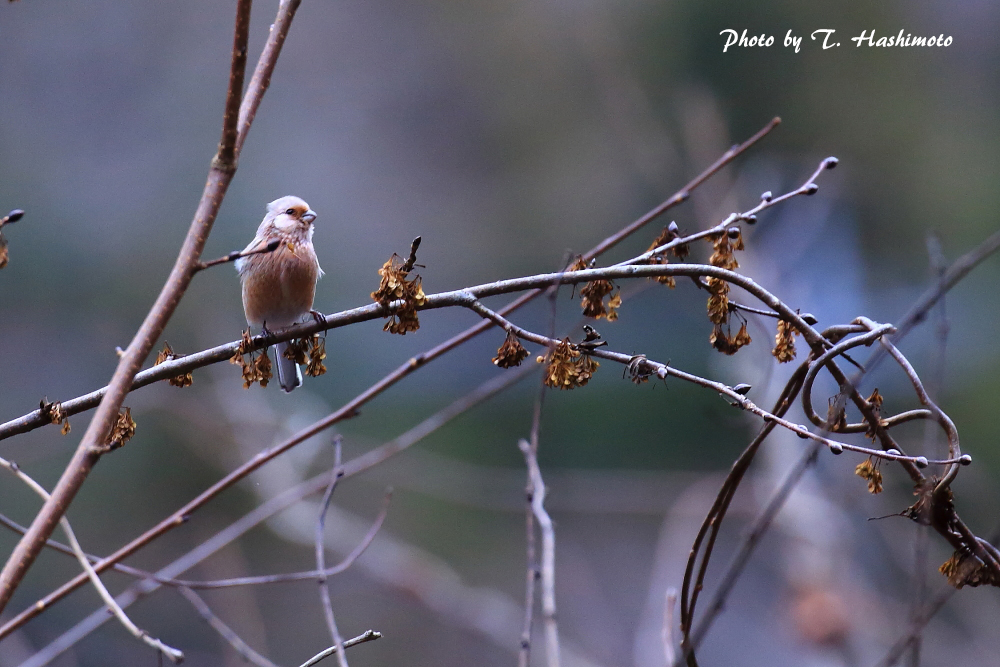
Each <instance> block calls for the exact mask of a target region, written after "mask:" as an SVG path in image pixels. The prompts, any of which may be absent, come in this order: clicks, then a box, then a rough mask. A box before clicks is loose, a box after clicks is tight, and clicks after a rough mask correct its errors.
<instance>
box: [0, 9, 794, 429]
mask: <svg viewBox="0 0 1000 667" xmlns="http://www.w3.org/2000/svg"><path fill="white" fill-rule="evenodd" d="M287 6H288V7H289V10H288V11H290V12H292V13H294V9H295V7H297V6H298V2H288V3H287ZM285 7H286V5H285V4H283V5H282V8H285ZM288 20H290V18H289V19H288ZM283 21H285V18H284V15H283V14H282V10H279V16H278V19H277V20H276V21H275V23H274V28H273V29H272V31H271V36H270V38H269V40H268V44H267V46H265V47H264V53H263V54H262V55H261V63H263V62H264V61H265V59H266V56H268V54H269V53H271V51H270V49H271V48H272V43H273V44H279V45H280V40H283V39H284V37H283V32H282V31H283V30H285V31H286V32H287V28H282V26H283V25H284V23H283ZM278 48H280V46H279V47H278ZM274 57H275V58H276V57H277V56H276V55H275V56H274ZM272 68H273V63H272ZM262 72H263V69H262V65H261V64H258V66H257V71H256V72H255V73H254V78H253V80H251V82H250V86H249V88H248V91H247V98H248V99H251V100H252V99H253V98H254V96H255V95H256V96H258V97H259V95H262V94H263V89H262V90H260V91H259V92H258V84H257V82H258V79H260V81H261V83H260V84H259V85H260V86H263V88H264V89H266V82H267V81H269V80H270V78H269V77H270V74H269V73H266V74H265V73H262ZM258 75H260V76H258ZM255 110H256V107H255V106H254V107H253V108H252V109H250V108H249V107H248V104H247V102H244V109H243V111H242V112H241V127H243V123H244V115H245V116H246V118H247V119H252V117H253V113H254V112H255ZM244 112H245V113H244ZM246 122H249V121H248V120H247V121H246ZM780 122H781V119H779V118H774V119H772V120H771V122H770V123H768V124H767V125H765V126H764V127H763V128H762V129H761V130H759V131H758V132H757V133H756V134H755V135H753V136H752V137H750V138H749V139H748V140H746V141H745V142H743V143H742V144H738V145H736V146H733V147H732V148H730V149H729V150H728V151H726V152H725V153H724V154H723V155H721V156H720V157H719V159H718V160H716V161H715V162H714V163H712V164H711V165H710V166H709V167H708V168H707V169H705V170H704V171H703V172H702V173H700V174H699V175H698V176H696V177H695V178H693V179H692V180H691V181H690V182H688V183H687V184H686V185H685V186H684V187H682V188H681V189H680V190H678V191H677V192H675V193H674V194H673V195H671V196H670V197H668V198H667V199H666V200H665V201H663V202H662V203H661V204H660V205H658V206H657V207H656V208H654V209H652V210H650V211H649V212H647V213H646V214H645V215H643V216H642V217H640V218H638V219H637V220H635V221H634V222H632V223H631V224H629V225H627V226H625V227H624V228H623V229H621V230H620V231H618V232H616V233H615V234H612V235H611V236H609V237H607V238H606V239H604V240H603V241H601V242H600V243H598V244H597V245H596V246H595V247H594V248H592V249H591V250H589V251H588V252H586V253H584V254H583V255H582V257H583V259H584V260H586V261H589V260H591V259H594V258H595V257H598V256H599V255H601V254H603V253H604V252H606V251H608V250H610V249H611V248H613V247H615V246H616V245H618V244H619V243H620V242H621V241H623V240H624V239H625V238H627V237H628V236H630V235H632V234H634V233H635V232H637V231H639V230H640V229H642V228H643V227H645V226H646V225H647V224H649V223H650V222H652V221H653V220H655V219H657V218H658V217H659V216H661V215H663V214H664V213H665V212H667V211H668V210H670V209H672V208H673V207H675V206H677V205H679V204H681V203H683V202H685V201H687V199H688V198H689V197H690V196H691V193H692V192H693V191H694V190H695V189H696V188H698V187H699V186H700V185H701V184H702V183H704V182H705V181H707V180H708V179H709V178H711V177H712V176H713V175H715V174H716V173H718V172H719V171H720V170H721V169H722V168H723V167H725V166H726V165H728V164H729V163H730V162H732V161H733V160H734V159H736V158H737V157H738V156H740V155H742V154H743V153H744V152H746V151H747V150H749V149H750V148H751V147H752V146H753V145H754V144H756V143H757V142H758V141H760V140H761V139H763V138H764V137H765V136H767V135H768V134H769V133H770V132H771V130H773V129H774V128H775V127H777V126H778V124H779V123H780ZM244 135H245V131H244V132H241V134H240V138H242V137H243V136H244ZM240 146H242V143H241V142H240V141H239V140H238V142H237V148H239V147H240ZM237 153H238V151H237ZM548 286H549V285H545V287H548ZM542 291H543V290H542V288H533V289H532V290H531V291H529V292H528V293H526V294H522V295H521V296H520V297H518V298H517V299H515V300H514V301H512V302H511V303H509V304H508V305H507V306H505V307H504V308H503V309H501V310H500V311H499V312H500V314H501V315H505V314H508V313H511V312H513V311H514V310H516V309H518V308H520V307H521V306H523V305H524V304H526V303H528V302H529V301H531V300H533V299H534V298H536V297H537V296H539V295H540V294H542ZM379 308H380V307H379V306H375V305H372V306H366V307H362V308H355V309H353V310H349V311H344V312H343V313H338V314H336V315H329V316H327V317H326V318H325V324H322V325H321V324H320V323H316V322H311V323H310V324H309V325H306V326H303V327H296V328H293V329H290V330H288V332H289V333H287V334H286V335H285V336H282V337H275V336H271V337H267V336H257V337H256V338H255V339H254V340H255V341H256V343H255V347H254V349H261V348H264V347H267V346H268V345H272V344H274V343H276V342H279V341H281V340H289V339H291V338H295V337H300V336H306V335H309V334H312V333H316V332H318V331H321V330H325V329H330V328H333V327H336V326H345V325H347V324H352V323H354V322H361V321H365V320H369V319H375V318H377V317H381V316H383V315H384V312H383V311H381V310H379ZM491 326H493V325H492V323H491V322H489V321H485V320H484V321H481V322H479V323H477V324H476V325H474V326H472V327H470V328H468V329H466V330H465V331H463V332H461V333H459V334H457V335H456V336H453V337H452V338H450V339H448V340H447V341H444V342H443V343H441V344H439V345H437V346H435V347H433V348H431V349H430V350H428V351H426V352H424V353H422V354H419V355H417V356H416V357H413V358H412V359H410V360H409V361H408V362H407V363H406V364H404V365H402V366H400V367H399V368H397V369H396V370H395V371H393V372H392V373H390V374H389V375H387V376H386V377H385V378H383V379H382V380H381V381H380V382H379V383H377V384H376V385H375V386H374V387H372V390H373V391H375V394H377V393H380V392H381V391H382V390H383V389H384V388H386V387H388V386H390V385H392V384H394V383H396V382H398V381H399V380H401V379H402V378H403V377H406V376H407V375H408V374H410V373H412V372H413V371H415V370H416V369H417V368H419V367H421V366H423V365H425V364H427V363H429V362H430V361H433V360H434V359H436V358H438V357H440V356H441V355H443V354H445V353H447V352H449V351H451V350H453V349H454V348H456V347H458V346H459V345H461V344H462V343H465V342H466V341H469V340H471V339H472V338H474V337H476V336H478V335H479V334H481V333H482V332H484V331H486V330H487V329H489V328H490V327H491ZM238 347H239V342H238V341H234V342H231V343H227V344H225V345H220V346H217V347H214V348H211V349H209V350H204V351H202V352H198V353H196V354H191V355H186V356H184V357H182V358H179V359H175V360H173V361H168V362H166V363H164V364H160V365H159V366H156V367H154V368H150V369H147V370H145V371H142V372H141V373H139V374H138V375H136V376H135V380H134V382H133V383H132V385H131V389H130V390H134V389H138V388H139V387H144V386H146V385H149V384H152V383H154V382H158V381H159V380H166V379H168V378H170V377H173V376H176V375H179V374H183V373H188V372H190V371H192V370H194V369H196V368H200V367H202V366H207V365H209V364H213V363H218V362H221V361H225V360H227V359H229V358H230V357H232V356H233V354H234V353H235V352H236V350H237V349H238ZM107 391H108V388H107V387H104V388H102V389H97V390H95V391H92V392H90V393H89V394H85V395H83V396H80V397H77V398H74V399H71V400H67V401H63V402H62V403H61V407H62V409H63V410H64V412H65V414H66V415H68V416H69V415H74V414H77V413H79V412H83V411H84V410H89V409H91V408H93V407H95V406H96V405H98V404H99V403H100V402H101V399H102V398H103V397H104V395H105V394H106V393H107ZM49 423H51V422H50V420H49V418H48V417H47V416H46V414H45V413H44V412H43V411H42V410H35V411H33V412H29V413H28V414H26V415H24V416H23V417H19V418H17V419H14V420H11V421H8V422H6V423H4V424H0V440H2V439H4V438H9V437H11V436H14V435H18V434H20V433H25V432H27V431H31V430H34V429H36V428H40V427H42V426H45V425H46V424H49Z"/></svg>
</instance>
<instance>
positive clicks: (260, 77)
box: [236, 0, 302, 155]
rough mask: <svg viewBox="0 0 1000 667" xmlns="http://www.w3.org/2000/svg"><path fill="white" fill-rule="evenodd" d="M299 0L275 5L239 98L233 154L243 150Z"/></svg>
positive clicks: (285, 0)
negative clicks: (241, 98)
mask: <svg viewBox="0 0 1000 667" xmlns="http://www.w3.org/2000/svg"><path fill="white" fill-rule="evenodd" d="M301 1H302V0H281V2H280V3H279V4H278V16H277V17H275V19H274V23H272V24H271V32H270V33H269V34H268V36H267V43H266V44H264V50H263V51H261V54H260V59H259V60H258V61H257V67H256V68H255V69H254V72H253V76H252V77H250V84H249V85H248V86H247V94H246V96H245V97H244V98H243V104H241V105H240V108H239V134H238V135H237V137H236V155H239V154H240V153H241V152H242V151H243V142H244V141H246V138H247V132H248V131H249V130H250V125H251V124H252V123H253V119H254V117H256V115H257V109H258V107H260V101H261V100H262V99H264V93H265V92H267V89H268V87H269V86H270V85H271V74H273V73H274V66H275V65H276V64H277V63H278V54H279V53H281V47H282V46H284V44H285V38H286V37H288V30H289V29H290V28H291V27H292V19H294V18H295V12H296V10H298V8H299V3H300V2H301Z"/></svg>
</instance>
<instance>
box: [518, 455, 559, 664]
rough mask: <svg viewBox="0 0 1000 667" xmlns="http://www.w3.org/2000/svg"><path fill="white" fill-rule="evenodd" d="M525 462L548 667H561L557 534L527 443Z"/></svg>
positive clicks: (540, 476)
mask: <svg viewBox="0 0 1000 667" xmlns="http://www.w3.org/2000/svg"><path fill="white" fill-rule="evenodd" d="M518 446H519V447H520V449H521V453H522V454H524V460H525V462H526V463H527V464H528V474H529V475H531V484H532V486H533V487H534V493H533V494H532V499H531V508H532V510H533V511H534V513H535V519H536V520H537V521H538V528H539V530H540V531H541V533H542V562H541V573H542V618H543V620H544V622H545V657H546V660H547V663H548V666H549V667H559V626H558V624H557V623H556V533H555V530H554V528H553V527H552V519H551V518H550V517H549V514H548V512H546V511H545V482H544V481H542V471H541V470H540V469H539V467H538V459H537V457H536V456H535V453H534V452H533V451H532V449H531V444H530V443H529V442H528V441H526V440H521V441H520V442H519V443H518Z"/></svg>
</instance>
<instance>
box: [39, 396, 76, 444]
mask: <svg viewBox="0 0 1000 667" xmlns="http://www.w3.org/2000/svg"><path fill="white" fill-rule="evenodd" d="M38 409H39V410H41V411H42V414H43V415H45V416H46V417H48V419H49V421H50V422H52V423H53V424H62V428H61V429H60V430H59V432H60V433H62V434H63V435H67V434H69V432H70V430H71V429H70V425H69V415H67V414H66V411H65V410H63V407H62V403H58V402H52V403H49V402H48V401H47V400H46V399H44V398H43V399H42V400H41V402H40V403H39V404H38Z"/></svg>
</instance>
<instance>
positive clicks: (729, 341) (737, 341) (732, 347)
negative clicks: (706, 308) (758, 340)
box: [708, 322, 753, 354]
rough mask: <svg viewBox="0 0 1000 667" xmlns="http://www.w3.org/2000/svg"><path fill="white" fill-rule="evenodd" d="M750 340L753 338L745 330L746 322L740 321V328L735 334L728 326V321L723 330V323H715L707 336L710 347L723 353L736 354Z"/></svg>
mask: <svg viewBox="0 0 1000 667" xmlns="http://www.w3.org/2000/svg"><path fill="white" fill-rule="evenodd" d="M752 341H753V339H752V338H750V333H749V332H748V331H747V323H746V322H742V323H740V330H739V331H737V332H736V335H735V336H734V335H733V332H732V330H731V329H730V328H729V323H728V322H727V323H726V325H725V330H723V325H721V324H716V325H715V326H714V327H713V328H712V333H711V334H710V335H709V336H708V342H709V343H711V344H712V347H714V348H715V349H716V350H718V351H719V352H722V353H723V354H736V353H737V352H738V351H739V349H740V348H741V347H743V346H745V345H749V344H750V343H751V342H752Z"/></svg>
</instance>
